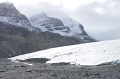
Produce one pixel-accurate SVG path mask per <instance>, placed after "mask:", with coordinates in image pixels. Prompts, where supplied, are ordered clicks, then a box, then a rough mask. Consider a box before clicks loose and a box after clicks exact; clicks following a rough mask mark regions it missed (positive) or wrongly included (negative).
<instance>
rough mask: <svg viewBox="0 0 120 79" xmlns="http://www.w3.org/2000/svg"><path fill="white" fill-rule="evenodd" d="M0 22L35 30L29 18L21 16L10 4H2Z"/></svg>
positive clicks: (0, 5)
mask: <svg viewBox="0 0 120 79" xmlns="http://www.w3.org/2000/svg"><path fill="white" fill-rule="evenodd" d="M0 22H6V23H9V24H12V25H16V26H19V27H23V28H26V29H29V30H30V31H32V30H34V27H33V26H32V25H31V24H30V22H29V20H28V18H27V17H26V16H25V15H23V14H21V13H20V12H19V11H18V10H17V9H16V8H15V6H14V5H13V4H12V3H10V2H3V3H0Z"/></svg>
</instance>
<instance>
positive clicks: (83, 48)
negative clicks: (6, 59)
mask: <svg viewBox="0 0 120 79" xmlns="http://www.w3.org/2000/svg"><path fill="white" fill-rule="evenodd" d="M30 58H50V59H51V60H50V61H48V62H47V63H58V62H70V63H72V64H80V65H98V64H101V63H105V62H111V61H116V60H120V40H111V41H102V42H96V43H87V44H78V45H71V46H64V47H58V48H52V49H47V50H43V51H38V52H33V53H30V54H25V55H20V56H16V57H13V58H10V59H11V60H17V59H19V60H25V59H30Z"/></svg>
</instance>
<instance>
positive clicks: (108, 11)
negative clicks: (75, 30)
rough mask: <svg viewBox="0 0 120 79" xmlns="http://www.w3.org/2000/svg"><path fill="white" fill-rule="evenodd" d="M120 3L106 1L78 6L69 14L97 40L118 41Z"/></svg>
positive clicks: (119, 36) (115, 0) (119, 37)
mask: <svg viewBox="0 0 120 79" xmlns="http://www.w3.org/2000/svg"><path fill="white" fill-rule="evenodd" d="M119 7H120V1H119V0H107V1H106V2H103V3H100V2H93V3H90V4H87V5H83V6H80V7H78V8H76V9H75V10H74V12H72V13H70V15H71V17H72V18H74V19H75V20H77V21H78V22H80V23H81V24H82V25H83V26H84V27H85V30H86V31H87V33H88V34H89V35H91V36H92V37H94V38H96V39H98V40H112V39H120V35H119V34H120V22H119V21H120V14H119V13H120V9H119Z"/></svg>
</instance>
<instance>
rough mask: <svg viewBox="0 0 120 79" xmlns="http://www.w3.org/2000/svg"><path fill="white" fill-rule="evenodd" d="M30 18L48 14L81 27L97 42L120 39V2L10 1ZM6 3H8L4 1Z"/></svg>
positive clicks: (78, 0)
mask: <svg viewBox="0 0 120 79" xmlns="http://www.w3.org/2000/svg"><path fill="white" fill-rule="evenodd" d="M7 1H9V2H11V3H14V5H15V6H16V8H17V9H18V10H19V11H20V12H21V13H22V14H25V15H26V16H27V17H30V16H32V15H34V14H38V13H42V12H45V13H46V14H47V15H48V16H52V17H57V18H68V17H71V18H72V19H74V20H76V21H78V22H79V23H81V24H82V25H83V26H84V28H85V31H86V32H87V33H88V34H89V35H90V36H91V37H93V38H95V39H97V40H113V39H120V0H19V1H18V0H7ZM0 2H5V0H0Z"/></svg>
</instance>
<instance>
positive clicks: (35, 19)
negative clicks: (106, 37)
mask: <svg viewBox="0 0 120 79" xmlns="http://www.w3.org/2000/svg"><path fill="white" fill-rule="evenodd" d="M30 22H31V24H32V25H33V26H35V27H37V28H39V29H41V31H49V32H53V33H58V34H60V35H62V36H69V37H74V38H76V39H79V40H80V41H81V42H93V41H95V40H94V39H93V38H91V37H90V36H89V35H88V34H87V33H86V32H85V31H84V27H83V26H82V25H81V24H80V23H78V22H76V21H74V20H72V19H70V18H65V19H62V20H60V19H57V18H53V17H48V16H47V15H46V14H45V13H41V14H37V15H34V16H32V17H31V18H30Z"/></svg>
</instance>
